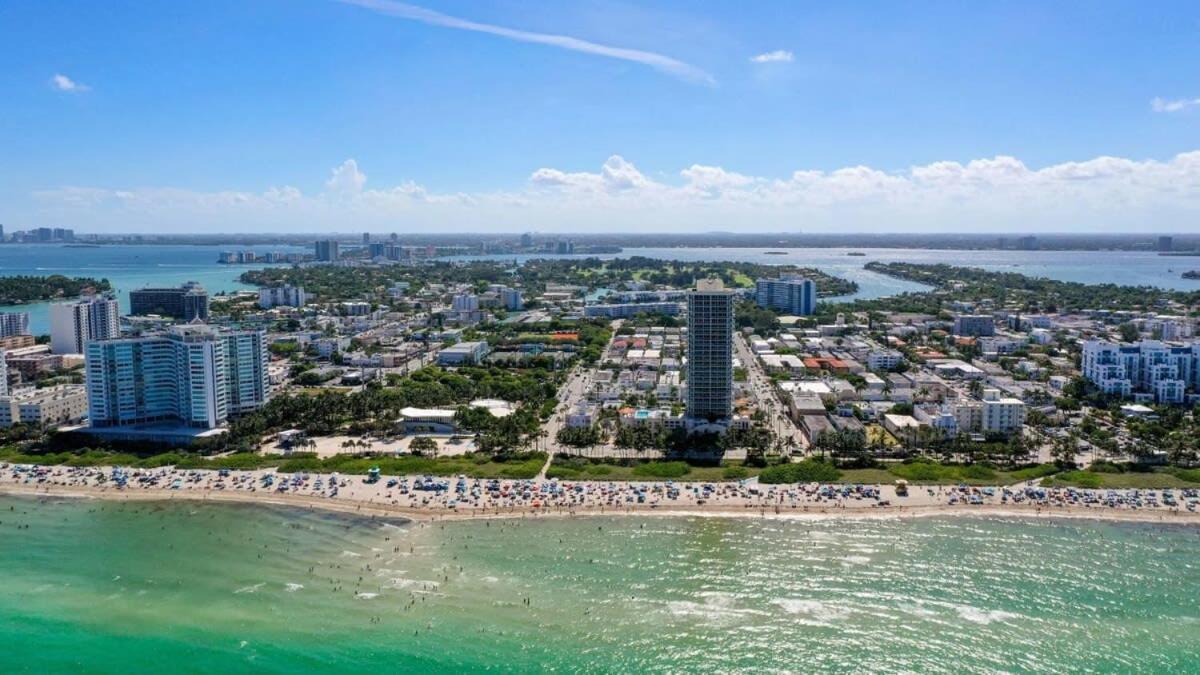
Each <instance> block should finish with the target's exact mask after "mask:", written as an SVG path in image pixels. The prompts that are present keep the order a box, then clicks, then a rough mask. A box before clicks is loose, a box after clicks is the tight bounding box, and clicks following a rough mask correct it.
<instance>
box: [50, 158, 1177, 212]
mask: <svg viewBox="0 0 1200 675" xmlns="http://www.w3.org/2000/svg"><path fill="white" fill-rule="evenodd" d="M34 197H35V200H34V203H35V204H36V209H35V212H34V213H32V214H31V216H30V219H31V220H38V221H40V222H59V221H61V222H72V223H75V224H76V225H77V226H78V227H80V228H96V229H99V228H103V227H105V226H108V227H110V228H111V229H116V228H122V229H121V231H128V230H129V229H134V228H138V227H141V228H144V229H155V228H159V227H161V226H162V225H164V224H170V225H176V226H179V227H187V228H189V229H195V230H209V231H211V230H213V229H214V228H218V227H221V226H225V227H228V226H229V225H230V224H235V225H236V226H237V228H238V229H240V230H242V231H247V230H256V229H257V230H270V229H280V230H283V231H293V232H294V231H298V230H299V229H302V228H310V229H318V230H323V231H328V230H330V229H345V228H349V227H356V228H357V227H360V226H362V227H388V228H392V229H406V230H411V231H418V230H423V231H430V232H439V231H451V230H458V231H481V230H488V229H491V230H512V229H526V228H529V227H536V228H538V229H541V230H545V231H554V230H559V231H587V230H592V231H607V232H611V231H617V230H643V231H644V230H654V229H660V230H676V231H696V228H698V227H702V226H703V227H706V228H707V227H717V228H730V229H739V230H746V231H753V230H760V231H762V230H770V231H778V230H795V229H797V228H803V229H805V230H807V231H818V230H837V231H859V232H871V231H900V230H907V231H922V232H933V231H963V230H964V229H967V228H970V229H972V230H974V231H983V229H984V228H989V227H990V228H994V229H995V230H997V231H998V230H1011V229H1018V230H1022V231H1028V230H1037V229H1041V230H1050V231H1056V232H1062V231H1070V230H1073V229H1074V230H1077V231H1079V230H1082V231H1093V232H1094V231H1104V230H1108V231H1120V230H1130V229H1137V228H1144V227H1146V225H1147V224H1148V223H1155V224H1157V225H1160V226H1161V227H1163V228H1166V229H1170V228H1171V227H1176V228H1177V227H1181V226H1184V225H1185V224H1189V223H1193V222H1196V218H1197V217H1200V150H1198V151H1192V152H1185V153H1181V154H1178V155H1176V156H1175V157H1172V158H1170V159H1168V160H1165V161H1161V160H1133V159H1127V158H1121V157H1109V156H1101V157H1095V158H1092V159H1088V160H1083V161H1072V162H1062V163H1059V164H1053V165H1050V166H1045V167H1042V168H1033V167H1030V166H1028V165H1026V164H1025V163H1024V162H1022V161H1021V160H1019V159H1017V158H1015V157H1010V156H1005V155H1000V156H996V157H991V158H982V159H974V160H970V161H966V162H958V161H950V160H947V161H939V162H932V163H929V164H923V165H918V166H912V167H909V168H907V169H904V170H899V171H886V170H882V169H878V168H874V167H870V166H848V167H842V168H837V169H832V170H815V169H799V170H796V171H793V172H791V173H790V174H787V175H784V176H779V177H770V176H755V175H751V174H747V173H741V172H737V171H734V170H731V169H729V168H726V167H722V166H718V165H710V164H692V165H691V166H688V167H687V168H684V169H682V170H680V171H679V172H678V174H677V176H676V177H675V178H674V179H670V178H655V177H652V176H651V175H647V174H646V173H643V172H642V171H641V170H640V169H639V168H638V167H637V166H636V165H635V164H634V163H633V162H631V161H630V160H628V159H626V158H624V157H622V156H620V155H613V156H611V157H609V158H608V159H607V160H605V161H604V162H603V163H602V164H601V165H600V166H599V167H598V168H597V169H595V170H591V171H587V170H583V171H579V170H575V171H568V170H563V169H561V168H555V167H543V168H539V169H536V170H534V171H532V172H531V173H530V175H529V176H528V179H527V181H526V182H525V184H524V185H523V186H522V187H520V188H518V189H516V190H509V191H504V190H494V191H481V192H472V193H462V192H439V191H435V190H431V189H429V188H427V187H426V186H424V185H421V184H420V183H418V182H415V181H403V182H400V183H398V184H395V185H392V186H382V187H369V186H368V185H367V176H366V174H365V173H363V171H362V170H360V168H359V166H358V162H357V161H355V160H354V159H347V160H346V161H344V162H342V163H341V164H339V165H338V166H336V167H335V168H334V169H333V170H332V171H331V173H330V177H329V179H328V180H327V181H326V183H325V185H324V189H323V190H321V191H319V192H317V193H305V192H303V191H301V190H300V189H298V188H295V187H291V186H283V187H272V188H269V189H267V190H264V191H262V192H249V191H237V190H227V191H217V192H199V191H192V190H186V189H180V188H111V189H110V188H102V187H94V186H67V187H60V188H55V189H49V190H44V191H40V192H37V193H35V194H34ZM221 231H228V229H226V230H221Z"/></svg>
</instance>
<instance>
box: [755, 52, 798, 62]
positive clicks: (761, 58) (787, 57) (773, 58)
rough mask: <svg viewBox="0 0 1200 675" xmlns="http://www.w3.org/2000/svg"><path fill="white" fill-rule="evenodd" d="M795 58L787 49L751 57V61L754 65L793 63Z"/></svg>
mask: <svg viewBox="0 0 1200 675" xmlns="http://www.w3.org/2000/svg"><path fill="white" fill-rule="evenodd" d="M794 58H795V57H794V56H793V55H792V53H791V52H789V51H787V50H786V49H776V50H775V51H773V52H764V53H762V54H759V55H757V56H751V57H750V60H751V61H752V62H754V63H791V62H792V60H793V59H794Z"/></svg>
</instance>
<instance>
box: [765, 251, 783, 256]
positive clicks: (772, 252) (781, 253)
mask: <svg viewBox="0 0 1200 675" xmlns="http://www.w3.org/2000/svg"><path fill="white" fill-rule="evenodd" d="M765 253H766V255H787V254H788V252H787V251H766V252H765Z"/></svg>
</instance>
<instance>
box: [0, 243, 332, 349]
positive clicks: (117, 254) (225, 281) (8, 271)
mask: <svg viewBox="0 0 1200 675" xmlns="http://www.w3.org/2000/svg"><path fill="white" fill-rule="evenodd" d="M236 248H237V249H238V250H253V251H255V252H256V253H258V254H262V253H266V252H268V251H279V252H283V253H289V252H297V251H307V250H308V249H307V248H305V249H301V248H297V247H294V246H243V247H236ZM234 249H235V247H232V246H184V245H171V246H131V245H123V246H117V245H114V246H100V247H97V248H75V247H68V246H61V245H52V244H0V276H17V275H37V276H44V275H50V274H63V275H66V276H81V277H94V278H97V279H108V280H109V281H110V282H111V283H112V284H113V286H114V287H115V288H116V290H117V295H118V297H119V298H120V301H121V308H122V310H124V311H128V309H129V291H131V290H136V289H138V288H144V287H146V286H178V285H179V284H182V283H183V282H185V281H199V282H200V283H201V284H203V285H204V287H205V288H206V289H208V292H209V293H210V294H216V293H220V292H222V291H224V292H230V291H239V290H245V289H248V288H251V287H250V286H247V285H246V284H243V283H241V282H239V281H238V277H239V276H240V275H241V274H242V272H245V271H246V270H248V269H261V268H263V267H268V265H263V264H260V265H220V264H218V263H217V256H218V255H219V254H220V252H221V251H228V250H234ZM0 311H22V312H29V315H30V316H29V320H30V329H31V330H32V331H33V333H34V335H38V334H44V333H48V332H49V331H50V319H49V304H48V303H36V304H30V305H24V306H7V307H0Z"/></svg>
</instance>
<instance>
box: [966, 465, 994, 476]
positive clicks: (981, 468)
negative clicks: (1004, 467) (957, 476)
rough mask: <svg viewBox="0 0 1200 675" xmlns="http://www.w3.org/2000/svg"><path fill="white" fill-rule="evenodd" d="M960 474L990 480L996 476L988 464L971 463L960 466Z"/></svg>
mask: <svg viewBox="0 0 1200 675" xmlns="http://www.w3.org/2000/svg"><path fill="white" fill-rule="evenodd" d="M962 476H963V478H970V479H972V480H992V479H993V478H995V477H996V472H995V471H994V470H993V469H992V467H990V466H986V465H983V464H971V465H970V466H964V467H963V468H962Z"/></svg>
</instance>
